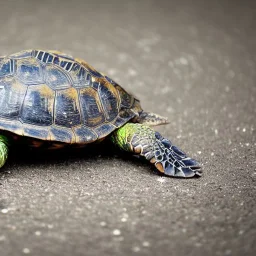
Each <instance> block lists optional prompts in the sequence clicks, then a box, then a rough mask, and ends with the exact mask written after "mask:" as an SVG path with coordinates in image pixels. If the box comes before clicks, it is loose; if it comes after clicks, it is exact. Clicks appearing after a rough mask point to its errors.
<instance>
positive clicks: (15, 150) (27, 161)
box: [0, 140, 158, 174]
mask: <svg viewBox="0 0 256 256" xmlns="http://www.w3.org/2000/svg"><path fill="white" fill-rule="evenodd" d="M99 158H100V159H101V160H103V161H104V160H111V159H121V160H122V161H124V162H126V163H128V164H129V165H131V168H132V167H133V168H134V167H141V166H144V167H145V168H142V169H143V170H140V172H141V171H143V172H145V173H151V174H158V172H157V171H156V169H155V168H154V166H152V165H151V164H149V163H148V161H146V160H145V159H143V158H141V157H138V156H135V155H133V154H131V153H128V152H125V151H121V150H120V149H118V148H117V147H115V146H114V145H113V144H112V143H111V142H109V141H108V140H106V141H103V142H101V143H96V144H90V145H88V146H87V147H84V148H71V147H65V148H63V149H56V150H46V149H40V148H39V149H32V148H30V147H27V146H25V147H24V145H19V144H17V145H15V147H12V148H11V150H10V153H9V158H8V161H7V163H6V165H5V166H4V168H3V169H1V170H0V172H7V173H8V172H9V170H10V167H11V166H19V167H21V168H19V171H21V169H22V167H24V169H25V168H26V167H30V166H36V165H37V166H44V165H45V166H47V165H63V164H67V165H69V164H72V163H76V162H77V161H81V160H86V161H87V162H89V163H90V164H92V165H93V164H95V163H97V160H99ZM113 161H114V160H113Z"/></svg>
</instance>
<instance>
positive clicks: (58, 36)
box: [0, 0, 256, 256]
mask: <svg viewBox="0 0 256 256" xmlns="http://www.w3.org/2000/svg"><path fill="white" fill-rule="evenodd" d="M0 3H1V7H0V20H1V26H0V32H1V33H0V55H8V54H11V53H14V52H18V51H20V50H23V49H31V48H39V49H51V50H60V51H63V52H65V53H68V54H70V55H73V56H74V57H79V58H82V59H84V60H86V61H87V62H88V63H90V64H91V65H92V66H94V67H95V68H96V69H98V70H99V71H101V72H103V73H105V74H107V75H108V76H110V77H111V78H113V79H114V80H115V81H117V82H118V83H119V84H121V85H122V86H123V87H124V88H125V89H127V90H128V91H130V92H133V93H134V94H135V95H136V96H137V97H138V98H139V99H140V100H141V103H142V106H143V108H144V109H145V110H148V111H153V112H156V113H159V114H161V115H163V116H167V117H168V118H169V120H170V124H169V125H168V126H162V127H159V128H157V129H158V130H159V131H160V132H161V133H162V134H163V135H165V136H166V137H168V138H170V139H171V140H172V141H173V142H174V143H175V144H177V145H178V146H179V147H181V148H182V149H183V150H184V151H186V152H188V153H189V154H190V155H191V156H192V157H194V158H196V159H198V160H200V162H201V163H202V164H203V167H204V176H203V177H202V178H201V179H194V180H177V179H171V178H166V177H162V176H159V175H158V173H157V172H155V171H154V170H153V168H150V167H149V165H148V164H147V163H144V162H141V161H139V160H136V159H133V158H131V157H125V156H124V157H123V156H119V155H118V154H116V153H115V154H113V156H112V154H111V152H106V151H108V150H104V149H102V148H96V149H94V150H92V151H86V152H85V153H83V152H82V153H78V154H77V152H76V153H72V152H66V153H65V152H64V153H63V154H61V155H60V154H54V155H40V154H38V153H33V154H34V155H33V156H31V153H30V152H29V153H28V152H23V153H20V152H19V151H16V152H14V153H13V154H12V156H11V159H10V161H9V162H8V165H7V166H6V167H5V168H4V169H3V170H2V171H1V172H0V255H1V256H6V255H22V254H31V255H133V254H138V255H205V254H206V253H207V254H208V255H254V254H255V252H256V247H255V237H256V229H255V218H256V217H255V216H256V204H255V201H256V198H255V181H256V169H255V164H256V158H255V155H256V150H255V146H256V138H255V137H256V136H255V129H256V128H255V126H256V123H255V115H256V104H255V100H256V84H255V83H256V79H255V77H256V72H255V66H256V54H255V45H256V36H255V25H256V24H255V17H256V4H255V1H250V0H248V1H247V0H243V1H242V0H240V1H239V0H233V1H231V0H215V1H206V0H204V1H203V0H194V1H189V0H169V1H167V0H158V1H154V0H140V1H138V0H137V1H136V0H130V1H121V0H119V1H118V0H111V1H109V0H107V1H103V0H94V1H86V0H84V1H82V0H72V1H71V0H70V1H67V0H62V1H59V0H56V1H54V0H52V1H50V0H45V1H32V0H19V1H0Z"/></svg>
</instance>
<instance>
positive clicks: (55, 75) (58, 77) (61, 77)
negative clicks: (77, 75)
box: [45, 65, 71, 90]
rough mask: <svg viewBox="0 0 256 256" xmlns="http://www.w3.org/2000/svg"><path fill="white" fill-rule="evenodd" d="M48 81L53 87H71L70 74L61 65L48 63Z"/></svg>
mask: <svg viewBox="0 0 256 256" xmlns="http://www.w3.org/2000/svg"><path fill="white" fill-rule="evenodd" d="M45 80H46V83H47V84H48V85H49V86H50V87H51V88H52V89H53V90H57V89H66V88H70V87H71V82H70V79H69V77H68V74H67V73H65V72H64V71H63V70H62V69H60V68H59V67H56V66H53V65H47V66H46V67H45Z"/></svg>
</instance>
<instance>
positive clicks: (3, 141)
mask: <svg viewBox="0 0 256 256" xmlns="http://www.w3.org/2000/svg"><path fill="white" fill-rule="evenodd" d="M8 151H9V142H8V138H7V137H6V136H4V135H0V168H1V167H3V166H4V164H5V162H6V160H7V157H8Z"/></svg>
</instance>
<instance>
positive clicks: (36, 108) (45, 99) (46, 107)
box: [20, 84, 55, 126]
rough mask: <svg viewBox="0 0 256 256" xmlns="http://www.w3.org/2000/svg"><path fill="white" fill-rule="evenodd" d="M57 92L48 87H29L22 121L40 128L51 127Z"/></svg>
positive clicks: (22, 110) (21, 116)
mask: <svg viewBox="0 0 256 256" xmlns="http://www.w3.org/2000/svg"><path fill="white" fill-rule="evenodd" d="M54 97H55V92H54V91H53V90H51V89H50V88H49V87H48V86H47V85H45V84H44V85H36V86H29V87H28V90H27V93H26V96H25V100H24V103H23V107H22V109H21V114H20V119H21V121H22V122H24V123H27V124H34V125H39V126H49V125H51V124H52V123H53V122H52V119H53V105H54Z"/></svg>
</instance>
